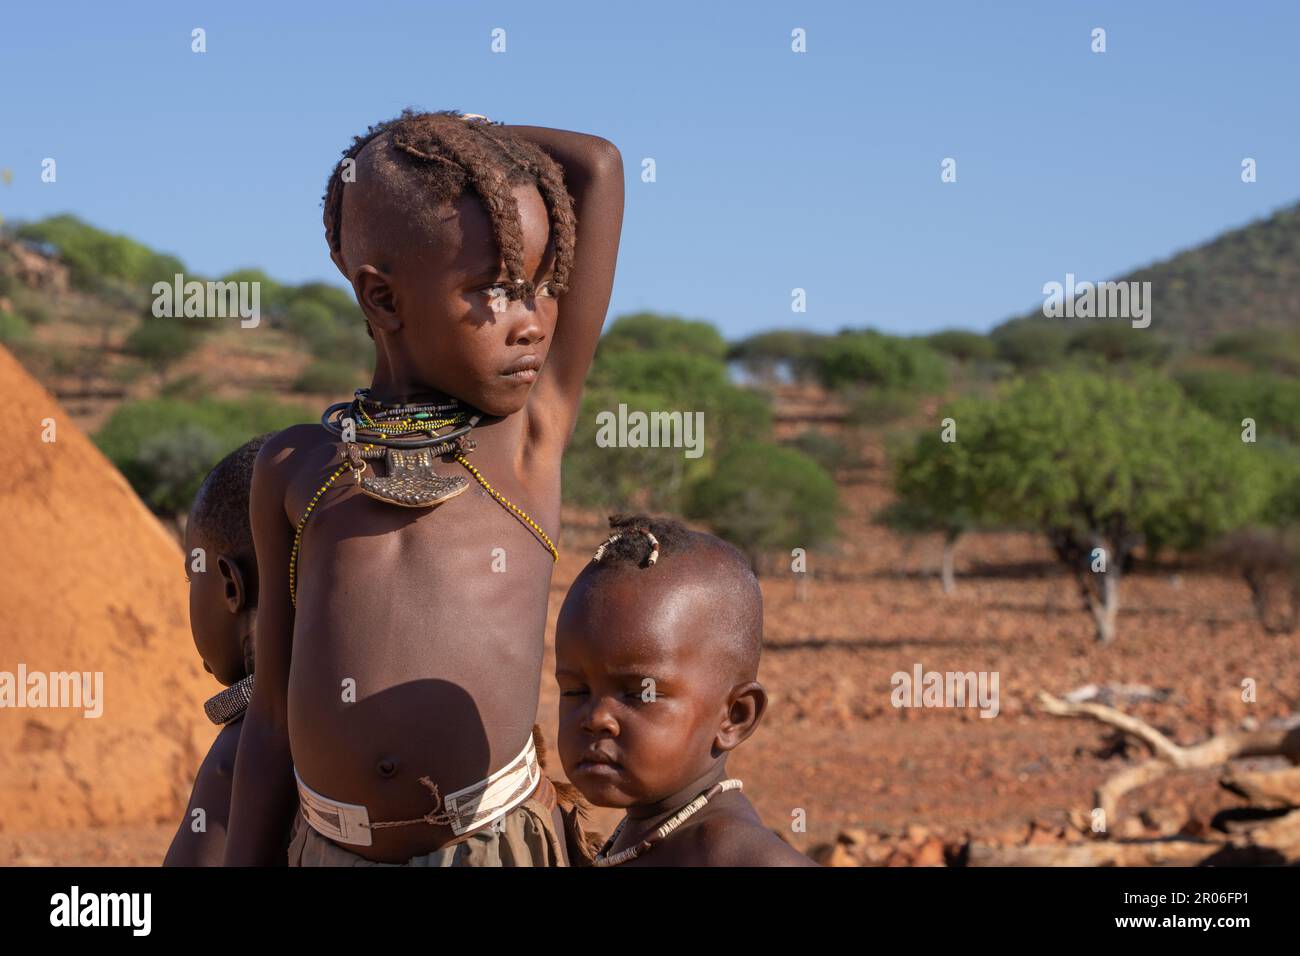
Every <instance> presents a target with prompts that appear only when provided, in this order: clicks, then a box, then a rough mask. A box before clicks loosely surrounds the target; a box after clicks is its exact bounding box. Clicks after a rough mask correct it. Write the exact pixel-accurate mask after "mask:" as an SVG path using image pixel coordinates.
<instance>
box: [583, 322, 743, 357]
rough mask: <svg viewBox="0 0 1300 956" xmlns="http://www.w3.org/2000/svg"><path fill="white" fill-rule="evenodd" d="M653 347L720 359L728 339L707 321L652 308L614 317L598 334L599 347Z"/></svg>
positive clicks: (606, 349)
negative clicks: (667, 313) (599, 336)
mask: <svg viewBox="0 0 1300 956" xmlns="http://www.w3.org/2000/svg"><path fill="white" fill-rule="evenodd" d="M651 349H653V350H656V351H665V352H683V353H686V354H688V355H695V356H699V357H701V358H707V359H712V360H713V361H715V362H719V363H720V362H722V361H723V360H724V359H725V358H726V356H727V343H726V341H725V340H724V339H723V338H722V336H721V335H720V334H719V333H718V330H717V329H715V328H714V327H713V326H712V325H711V324H710V323H708V322H700V321H694V320H691V319H683V318H679V317H677V316H673V315H657V314H656V313H653V312H636V313H633V314H631V315H622V316H619V317H618V318H617V319H615V320H614V321H613V322H612V323H611V324H610V326H609V328H608V329H606V330H605V334H604V335H602V336H601V338H600V351H601V352H602V353H603V354H608V353H611V352H624V351H641V350H651Z"/></svg>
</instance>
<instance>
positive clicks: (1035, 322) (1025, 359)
mask: <svg viewBox="0 0 1300 956" xmlns="http://www.w3.org/2000/svg"><path fill="white" fill-rule="evenodd" d="M1070 335H1071V330H1070V329H1069V328H1068V327H1067V326H1066V325H1065V324H1064V322H1063V320H1050V319H1022V320H1017V321H1015V322H1008V323H1007V324H1006V325H1002V326H999V327H998V328H996V329H994V330H993V332H992V333H991V338H992V339H993V345H994V347H995V348H996V349H997V354H998V358H1000V359H1002V360H1003V361H1004V362H1010V363H1011V364H1012V365H1014V366H1015V367H1016V368H1018V369H1021V370H1034V369H1043V368H1050V367H1051V366H1054V365H1059V364H1060V363H1061V362H1062V361H1063V360H1064V359H1065V349H1066V346H1067V345H1068V344H1069V341H1070Z"/></svg>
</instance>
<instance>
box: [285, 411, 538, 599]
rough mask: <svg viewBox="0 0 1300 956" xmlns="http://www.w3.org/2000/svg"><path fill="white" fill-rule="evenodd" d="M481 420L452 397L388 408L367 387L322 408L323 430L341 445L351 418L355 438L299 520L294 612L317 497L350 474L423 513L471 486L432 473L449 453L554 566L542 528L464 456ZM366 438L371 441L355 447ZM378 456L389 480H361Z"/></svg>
mask: <svg viewBox="0 0 1300 956" xmlns="http://www.w3.org/2000/svg"><path fill="white" fill-rule="evenodd" d="M367 405H368V406H370V409H369V410H367V407H366V406H367ZM482 417H483V416H482V414H481V413H478V412H471V411H470V410H469V409H468V408H467V407H466V406H465V405H464V404H463V403H462V402H460V401H459V400H458V399H455V398H451V399H448V400H447V401H443V402H403V403H393V404H386V403H384V402H380V401H377V400H375V399H373V398H371V397H370V389H368V388H359V389H357V390H356V394H355V397H354V398H353V400H352V401H350V402H336V403H335V404H333V405H331V406H330V407H329V408H327V409H325V413H324V414H323V415H321V425H323V426H324V427H325V428H326V429H327V430H328V431H329V432H331V433H332V434H334V435H337V436H339V437H340V439H341V438H342V437H343V434H344V427H343V423H344V422H345V421H346V420H348V419H350V420H351V421H352V422H353V425H354V427H353V432H354V434H353V439H354V440H352V441H344V442H343V447H342V449H341V454H342V457H343V464H341V465H339V466H338V467H337V468H336V469H335V470H334V472H333V473H332V474H331V475H330V476H329V478H327V479H326V480H325V483H324V484H322V485H321V486H320V487H319V488H318V489H316V493H315V494H314V495H312V497H311V500H310V501H309V502H308V503H307V507H306V508H304V509H303V513H302V517H301V518H300V519H298V526H297V528H296V530H295V532H294V536H293V548H292V550H291V551H290V553H289V599H290V601H291V602H292V603H293V606H294V607H295V608H296V607H297V606H298V587H297V573H298V571H297V569H298V552H299V550H301V547H302V533H303V529H304V528H306V526H307V519H308V518H309V517H310V516H311V513H312V512H313V511H314V510H315V508H316V505H317V503H318V502H319V501H320V499H321V496H322V495H324V494H325V492H326V491H328V490H329V489H330V488H331V487H332V486H333V484H334V482H335V481H336V480H337V479H338V478H339V476H340V475H342V474H343V473H344V472H345V471H351V472H352V474H353V476H354V478H355V479H356V484H357V485H358V487H360V488H361V490H362V492H363V493H365V494H366V495H368V496H370V497H371V498H375V499H377V500H379V501H384V502H387V503H388V504H394V505H400V506H402V507H407V508H427V507H431V506H433V505H437V504H441V503H442V502H444V501H447V500H449V499H451V498H454V497H456V496H457V495H459V494H460V493H461V492H463V491H464V490H465V489H466V488H468V487H469V480H468V479H467V478H465V477H464V476H448V475H440V474H438V473H437V472H436V471H434V468H433V465H434V461H435V459H437V458H439V457H441V456H443V455H452V456H453V457H454V458H455V460H456V461H457V462H459V463H460V464H462V465H464V466H465V469H466V470H467V471H468V472H469V473H470V474H471V475H472V476H473V477H474V480H475V481H477V482H478V483H479V484H480V485H482V486H483V488H484V490H486V491H487V493H488V494H489V495H491V496H492V499H493V500H494V501H496V502H497V503H498V504H499V505H501V507H503V508H505V509H506V511H508V512H510V513H511V514H512V515H514V516H515V517H516V518H517V519H519V521H520V522H522V523H523V524H524V526H525V527H527V528H528V529H529V530H530V531H531V532H532V533H533V535H534V536H535V537H537V539H538V540H539V541H540V542H541V543H542V544H543V545H545V546H546V550H547V551H549V552H550V553H551V559H552V560H553V561H558V560H560V552H559V551H558V550H557V549H556V547H555V544H554V543H553V542H552V541H551V539H550V538H549V537H548V536H547V534H546V532H545V531H543V530H542V527H541V525H539V524H538V523H537V522H536V521H534V520H533V519H532V518H531V517H530V516H529V515H528V514H527V513H526V512H525V511H523V510H522V509H521V508H518V507H516V506H515V505H514V504H513V503H512V502H510V501H509V500H507V499H506V497H505V496H504V495H502V494H501V493H500V492H499V491H497V490H496V489H495V488H493V487H492V485H491V484H490V483H489V482H488V480H487V479H486V478H484V477H483V475H482V474H481V473H480V472H479V470H478V469H477V468H475V467H474V466H473V465H471V464H470V462H469V459H468V458H466V457H465V456H466V455H468V454H469V453H471V452H472V451H473V450H474V447H475V444H476V443H475V442H474V440H473V439H472V438H470V437H469V434H470V431H471V430H472V429H473V428H474V426H475V425H477V424H478V423H479V420H480V419H481V418H482ZM448 427H450V431H445V432H442V433H441V434H439V430H440V429H443V428H448ZM363 434H364V435H365V437H366V438H367V439H368V441H365V442H361V441H357V440H356V439H357V438H358V437H359V436H361V435H363ZM381 457H382V458H384V460H385V464H386V465H387V474H386V475H384V476H382V477H377V476H374V475H371V476H370V477H366V476H365V471H366V469H367V467H368V464H367V463H368V461H370V460H372V459H375V458H381Z"/></svg>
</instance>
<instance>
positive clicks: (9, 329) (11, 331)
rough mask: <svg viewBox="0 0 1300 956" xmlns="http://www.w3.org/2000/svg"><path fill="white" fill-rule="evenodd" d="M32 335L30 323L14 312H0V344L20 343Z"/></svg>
mask: <svg viewBox="0 0 1300 956" xmlns="http://www.w3.org/2000/svg"><path fill="white" fill-rule="evenodd" d="M31 334H32V326H31V323H30V322H28V321H27V320H26V319H25V318H23V317H22V316H21V315H18V314H16V313H14V312H0V342H20V341H22V340H24V339H26V338H28V337H30V336H31Z"/></svg>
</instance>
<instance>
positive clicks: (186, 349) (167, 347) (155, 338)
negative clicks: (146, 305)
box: [122, 318, 202, 370]
mask: <svg viewBox="0 0 1300 956" xmlns="http://www.w3.org/2000/svg"><path fill="white" fill-rule="evenodd" d="M201 340H202V334H201V333H200V332H198V331H197V329H196V328H195V326H194V325H193V324H192V323H188V322H182V321H180V320H178V319H153V318H150V319H145V320H144V321H143V322H141V323H140V325H139V326H137V327H136V328H135V329H134V330H133V331H132V332H131V334H130V335H128V336H127V337H126V341H125V342H124V343H123V344H122V347H123V349H125V350H126V351H127V352H129V353H130V354H131V355H134V356H135V357H136V358H139V359H141V360H142V361H145V362H148V363H149V364H151V365H154V366H156V367H157V368H158V369H159V370H165V369H166V368H167V367H168V366H170V365H171V364H172V363H174V362H177V361H179V360H180V359H182V358H184V357H185V356H186V355H189V354H190V353H191V352H193V351H194V350H195V349H196V348H198V346H199V342H200V341H201Z"/></svg>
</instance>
